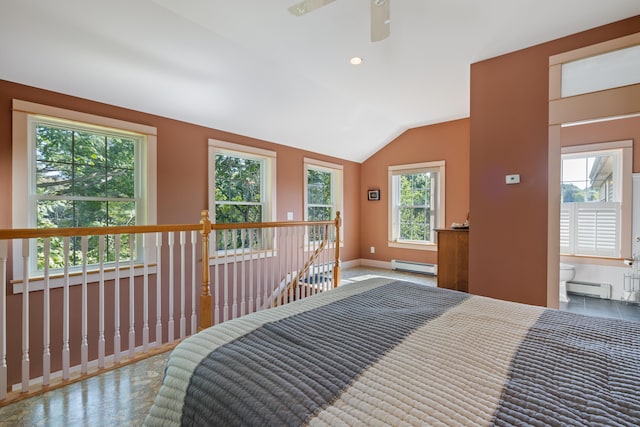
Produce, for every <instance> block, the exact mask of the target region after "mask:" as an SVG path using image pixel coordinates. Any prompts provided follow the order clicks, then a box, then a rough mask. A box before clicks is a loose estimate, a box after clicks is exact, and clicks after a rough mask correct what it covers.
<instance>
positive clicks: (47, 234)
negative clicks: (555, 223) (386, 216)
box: [0, 210, 342, 329]
mask: <svg viewBox="0 0 640 427" xmlns="http://www.w3.org/2000/svg"><path fill="white" fill-rule="evenodd" d="M200 217H201V219H200V222H199V223H197V224H165V225H131V226H125V225H123V226H110V227H75V228H71V227H70V228H11V229H0V240H10V239H34V238H51V237H74V236H104V235H118V234H146V233H159V232H178V231H199V232H200V234H201V235H202V255H203V256H202V259H203V262H202V287H201V294H200V326H199V328H200V329H205V328H207V327H209V326H211V324H212V318H213V316H212V311H211V310H212V304H213V301H212V296H211V290H210V271H209V263H208V262H206V261H204V260H207V259H208V258H209V256H208V254H209V245H210V239H209V236H210V234H211V232H212V231H215V230H234V229H245V228H249V229H263V228H284V227H295V226H308V225H315V226H318V225H324V226H325V227H328V226H330V225H333V226H335V227H336V249H335V257H336V258H335V264H334V268H333V284H334V287H335V286H338V284H339V280H340V226H341V225H342V219H341V217H340V212H337V213H336V218H335V219H334V220H331V221H311V222H309V221H272V222H261V223H230V224H212V223H211V221H210V220H209V211H208V210H203V211H201V215H200ZM328 234H329V233H328V232H325V240H324V241H323V242H322V244H321V246H320V247H319V248H317V249H316V251H315V252H314V254H313V255H312V257H311V259H310V260H308V261H307V263H305V267H304V270H303V271H302V272H300V274H298V276H296V277H295V278H294V280H293V281H292V282H291V283H289V284H288V285H287V289H288V288H289V287H290V286H291V285H292V284H293V286H296V285H297V283H298V282H299V281H300V280H301V278H302V275H303V274H305V272H306V271H307V270H308V269H309V268H310V266H311V265H312V264H313V260H315V259H316V258H317V256H318V254H319V253H320V252H322V250H324V248H325V247H326V245H327V241H328ZM293 282H295V283H293Z"/></svg>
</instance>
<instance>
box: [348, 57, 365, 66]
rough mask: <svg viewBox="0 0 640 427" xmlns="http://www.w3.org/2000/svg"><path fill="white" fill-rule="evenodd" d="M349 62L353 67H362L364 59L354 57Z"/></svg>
mask: <svg viewBox="0 0 640 427" xmlns="http://www.w3.org/2000/svg"><path fill="white" fill-rule="evenodd" d="M349 62H350V63H351V64H352V65H360V64H362V62H363V59H362V58H360V57H359V56H354V57H353V58H351V59H350V60H349Z"/></svg>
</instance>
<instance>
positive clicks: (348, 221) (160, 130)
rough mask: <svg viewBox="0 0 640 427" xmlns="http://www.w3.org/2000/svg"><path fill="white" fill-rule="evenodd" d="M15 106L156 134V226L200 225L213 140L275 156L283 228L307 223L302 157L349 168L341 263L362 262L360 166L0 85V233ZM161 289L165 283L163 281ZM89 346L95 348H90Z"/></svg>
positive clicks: (11, 316)
mask: <svg viewBox="0 0 640 427" xmlns="http://www.w3.org/2000/svg"><path fill="white" fill-rule="evenodd" d="M14 98H16V99H21V100H24V101H30V102H35V103H40V104H45V105H50V106H54V107H60V108H66V109H70V110H75V111H81V112H85V113H90V114H96V115H101V116H105V117H111V118H115V119H120V120H127V121H131V122H136V123H140V124H145V125H149V126H154V127H156V128H157V155H158V163H157V170H158V173H157V180H158V182H157V187H158V196H157V197H158V212H157V218H158V223H159V224H183V223H197V222H198V221H199V220H200V211H201V210H202V209H206V208H207V167H208V165H207V147H208V145H207V144H208V139H209V138H214V139H219V140H223V141H229V142H233V143H237V144H244V145H249V146H254V147H260V148H265V149H269V150H273V151H275V152H276V153H277V172H276V174H277V177H276V180H277V189H276V197H277V220H279V221H284V220H286V213H287V212H293V213H294V219H295V220H302V218H303V206H304V200H303V188H304V187H303V186H304V166H303V158H304V157H311V158H315V159H318V160H323V161H326V162H331V163H337V164H342V165H343V167H344V208H343V219H344V248H343V250H342V254H341V255H342V256H341V258H342V259H343V260H347V261H348V260H351V259H358V258H359V256H360V227H359V220H360V197H359V195H360V167H361V166H360V164H358V163H354V162H349V161H345V160H341V159H337V158H333V157H329V156H325V155H321V154H318V153H312V152H308V151H303V150H298V149H295V148H291V147H286V146H283V145H279V144H274V143H270V142H266V141H261V140H256V139H252V138H248V137H244V136H240V135H235V134H230V133H226V132H223V131H220V130H216V129H209V128H205V127H202V126H197V125H193V124H189V123H184V122H179V121H176V120H171V119H167V118H163V117H158V116H154V115H150V114H145V113H142V112H137V111H131V110H127V109H123V108H119V107H115V106H111V105H105V104H101V103H97V102H93V101H90V100H85V99H80V98H75V97H71V96H67V95H63V94H59V93H54V92H50V91H46V90H42V89H38V88H33V87H28V86H24V85H21V84H17V83H12V82H8V81H2V80H0V227H3V228H10V227H11V203H12V202H11V151H12V148H11V133H12V132H11V104H12V99H14ZM165 265H166V263H165ZM187 277H188V273H187ZM9 279H11V277H9ZM176 282H177V280H176ZM164 283H167V280H166V279H165V280H164ZM125 286H126V285H125ZM153 286H155V285H152V286H151V288H152V289H153ZM79 288H80V287H79V286H75V287H73V288H72V290H71V294H72V295H71V298H72V299H73V300H75V301H78V300H79V291H80V289H79ZM94 288H95V287H91V289H92V291H91V292H92V293H91V294H90V299H91V301H93V302H95V300H96V299H95V293H94V290H95V289H94ZM125 289H126V287H125ZM137 290H140V287H139V286H137ZM59 291H60V290H59V289H58V290H55V291H53V292H52V301H54V302H56V301H59V300H60V292H59ZM9 292H10V291H9ZM41 294H42V293H41V292H36V293H33V294H32V297H31V306H32V314H34V316H33V317H32V318H31V322H32V324H42V319H41V318H38V316H41V315H42V314H41V312H40V311H39V310H40V307H42V303H41V301H42V297H41ZM122 298H125V295H124V294H122V295H121V306H122V307H128V305H127V304H128V303H126V304H125V302H124V300H123V299H122ZM141 298H142V296H141V294H138V295H136V301H141ZM150 298H151V300H152V301H155V299H154V298H155V293H154V292H153V290H151V295H150ZM166 298H167V296H166V295H163V301H167V299H166ZM174 298H175V299H176V301H178V298H179V287H176V289H175V295H174ZM112 299H113V297H112V296H111V295H109V294H107V304H108V305H107V306H108V307H111V306H112V303H111V302H109V301H111V300H112ZM20 301H21V297H20V295H17V296H13V295H8V299H7V307H8V313H7V320H8V324H9V325H20V324H21V320H20V316H21V309H20V305H21V303H20ZM59 306H60V304H57V305H56V308H54V311H53V313H52V314H53V315H55V316H59V310H58V308H59ZM186 309H187V312H190V304H187V307H186ZM141 312H142V311H141V310H137V311H136V316H137V317H139V318H140V319H139V320H140V322H141V317H140V316H141ZM90 313H92V314H91V315H92V316H93V317H94V318H93V320H92V322H91V326H90V330H89V334H90V336H93V335H95V334H96V329H95V327H96V326H95V325H97V323H96V320H95V313H97V308H92V309H91V310H90ZM106 313H107V319H106V325H107V331H109V330H110V329H109V328H112V326H110V325H112V324H113V319H112V318H113V316H112V315H111V313H112V311H111V310H107V312H106ZM79 316H80V311H79V310H76V311H73V312H72V318H71V324H72V325H73V327H74V328H75V329H73V330H72V331H71V332H72V335H73V339H77V337H79V336H80V332H79V331H78V330H77V328H78V327H79V326H78V325H80V318H79ZM165 317H166V313H165ZM150 318H152V319H153V318H155V309H154V307H150ZM121 322H122V325H127V324H128V317H127V313H126V312H123V313H122V317H121ZM165 325H166V319H165ZM19 331H20V328H10V330H9V336H8V337H7V343H8V347H9V348H11V349H15V350H16V351H10V355H9V363H10V366H19V357H20V355H19V349H20V332H19ZM107 333H110V332H107ZM121 333H122V334H123V348H125V346H127V345H128V344H127V340H126V330H125V329H122V330H121ZM164 334H165V337H164V339H165V340H166V328H165V332H164ZM60 335H61V332H60V328H58V327H57V326H56V327H54V328H53V329H52V343H54V344H53V345H54V348H53V349H52V354H53V358H54V360H53V367H54V368H57V367H59V363H60V361H59V354H60V351H59V349H58V348H57V347H55V346H58V343H60V342H61V338H60ZM151 335H152V336H151V340H153V339H155V338H154V337H155V334H154V333H153V331H152V334H151ZM30 342H31V348H32V349H36V348H41V345H42V344H41V343H42V338H41V336H40V335H38V334H32V335H31V337H30ZM91 343H92V344H91V345H93V341H91ZM136 343H137V344H138V345H140V344H141V333H140V331H138V332H137V337H136ZM109 345H110V344H109ZM94 348H95V346H94ZM110 349H111V347H108V348H107V350H110ZM92 351H94V350H92ZM40 357H41V352H40V354H39V352H38V351H34V352H33V354H32V366H33V368H32V369H33V373H34V374H36V375H37V374H39V371H38V370H39V369H40V367H41V363H40V359H39V358H40ZM78 357H79V355H78V354H77V353H73V354H72V362H74V363H75V362H77V360H78ZM18 375H19V371H18V370H12V371H11V378H10V381H18V380H19V377H18Z"/></svg>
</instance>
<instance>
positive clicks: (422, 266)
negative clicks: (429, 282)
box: [391, 259, 438, 276]
mask: <svg viewBox="0 0 640 427" xmlns="http://www.w3.org/2000/svg"><path fill="white" fill-rule="evenodd" d="M391 269H392V270H398V271H409V272H411V273H422V274H430V275H432V276H435V275H436V274H438V265H437V264H427V263H423V262H413V261H400V260H397V259H392V260H391Z"/></svg>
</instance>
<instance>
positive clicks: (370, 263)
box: [360, 258, 391, 270]
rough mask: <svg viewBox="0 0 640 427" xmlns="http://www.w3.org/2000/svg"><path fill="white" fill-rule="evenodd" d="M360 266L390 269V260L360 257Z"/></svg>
mask: <svg viewBox="0 0 640 427" xmlns="http://www.w3.org/2000/svg"><path fill="white" fill-rule="evenodd" d="M360 266H363V267H375V268H384V269H386V270H391V261H379V260H377V259H366V258H361V259H360Z"/></svg>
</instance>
